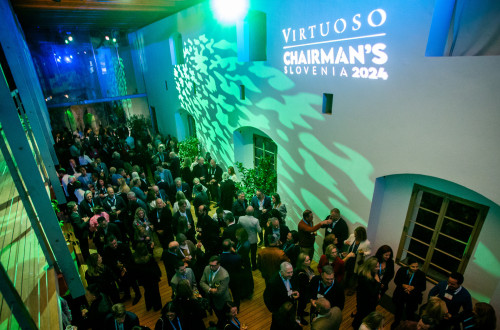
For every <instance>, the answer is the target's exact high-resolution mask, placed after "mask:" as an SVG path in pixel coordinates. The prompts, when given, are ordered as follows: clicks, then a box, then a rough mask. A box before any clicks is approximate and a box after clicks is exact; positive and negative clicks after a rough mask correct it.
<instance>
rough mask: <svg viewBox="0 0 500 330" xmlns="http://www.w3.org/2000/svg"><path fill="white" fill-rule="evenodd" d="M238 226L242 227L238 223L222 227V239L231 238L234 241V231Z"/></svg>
mask: <svg viewBox="0 0 500 330" xmlns="http://www.w3.org/2000/svg"><path fill="white" fill-rule="evenodd" d="M240 228H243V227H242V226H241V225H240V224H239V223H234V224H232V225H230V226H228V227H227V228H225V229H224V232H223V233H222V240H225V239H226V238H229V239H231V241H233V242H236V241H237V239H236V231H237V230H238V229H240Z"/></svg>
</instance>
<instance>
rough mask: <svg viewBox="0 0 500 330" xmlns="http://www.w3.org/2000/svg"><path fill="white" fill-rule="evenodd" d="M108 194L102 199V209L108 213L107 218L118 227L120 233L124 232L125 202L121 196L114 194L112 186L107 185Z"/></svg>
mask: <svg viewBox="0 0 500 330" xmlns="http://www.w3.org/2000/svg"><path fill="white" fill-rule="evenodd" d="M107 191H108V196H106V198H104V200H103V201H102V206H103V207H104V210H106V212H107V213H108V214H109V218H110V221H111V222H114V223H115V224H117V225H118V227H120V231H121V232H122V234H124V233H125V223H124V222H123V220H124V219H125V216H126V214H127V204H125V201H124V200H123V198H121V196H118V195H115V190H114V189H113V187H108V189H107Z"/></svg>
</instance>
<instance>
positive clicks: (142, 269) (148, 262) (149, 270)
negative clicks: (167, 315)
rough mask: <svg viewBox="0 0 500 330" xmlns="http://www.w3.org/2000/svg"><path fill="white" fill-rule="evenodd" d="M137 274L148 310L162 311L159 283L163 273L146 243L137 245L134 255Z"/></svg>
mask: <svg viewBox="0 0 500 330" xmlns="http://www.w3.org/2000/svg"><path fill="white" fill-rule="evenodd" d="M134 262H135V267H136V269H135V272H136V274H135V275H136V278H137V280H138V282H139V285H142V286H143V287H144V300H145V301H146V310H147V311H149V310H150V309H151V308H153V309H154V310H155V311H159V310H160V309H161V296H160V288H159V287H158V282H159V281H160V277H161V271H160V267H158V263H157V262H156V260H155V258H154V257H153V255H152V254H150V253H149V251H148V248H147V246H146V244H145V243H144V242H139V243H137V246H136V247H135V253H134Z"/></svg>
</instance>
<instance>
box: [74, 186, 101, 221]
mask: <svg viewBox="0 0 500 330" xmlns="http://www.w3.org/2000/svg"><path fill="white" fill-rule="evenodd" d="M96 206H101V201H100V200H99V198H93V196H92V192H91V191H86V192H85V198H84V199H83V201H82V202H81V203H80V206H79V208H78V211H79V212H80V216H81V217H82V219H83V218H89V219H90V218H92V217H93V216H94V207H96Z"/></svg>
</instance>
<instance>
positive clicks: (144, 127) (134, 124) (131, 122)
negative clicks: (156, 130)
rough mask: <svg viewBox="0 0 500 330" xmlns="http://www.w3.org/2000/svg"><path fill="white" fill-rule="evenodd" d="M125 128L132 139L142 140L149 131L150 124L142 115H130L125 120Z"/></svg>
mask: <svg viewBox="0 0 500 330" xmlns="http://www.w3.org/2000/svg"><path fill="white" fill-rule="evenodd" d="M127 127H128V128H129V129H130V132H131V135H132V136H133V137H134V139H139V140H144V139H145V138H146V137H147V136H148V134H149V130H150V129H151V122H150V121H149V120H147V119H146V118H145V117H144V116H143V115H140V116H139V115H132V116H130V117H128V118H127Z"/></svg>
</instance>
